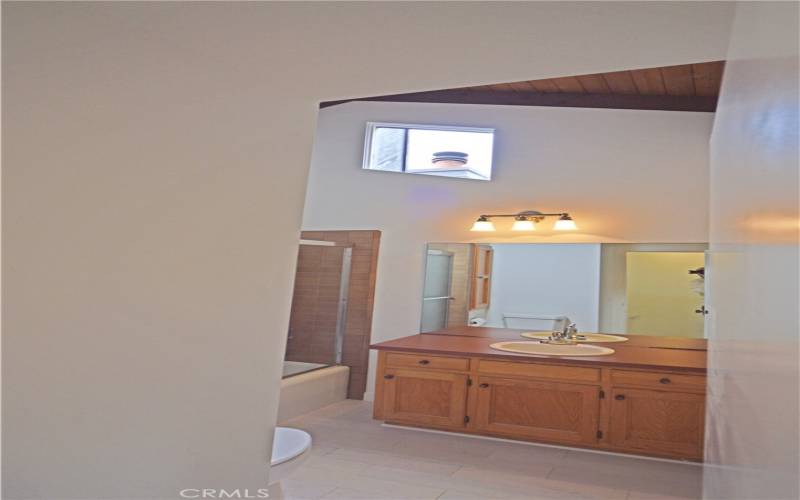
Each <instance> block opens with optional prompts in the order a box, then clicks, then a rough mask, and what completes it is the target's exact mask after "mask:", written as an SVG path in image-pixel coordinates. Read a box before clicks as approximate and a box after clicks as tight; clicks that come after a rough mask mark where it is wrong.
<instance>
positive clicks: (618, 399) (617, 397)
mask: <svg viewBox="0 0 800 500" xmlns="http://www.w3.org/2000/svg"><path fill="white" fill-rule="evenodd" d="M614 399H616V400H617V401H622V400H623V399H625V395H624V394H617V395H616V396H614Z"/></svg>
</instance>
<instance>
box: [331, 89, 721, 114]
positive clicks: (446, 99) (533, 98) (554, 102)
mask: <svg viewBox="0 0 800 500" xmlns="http://www.w3.org/2000/svg"><path fill="white" fill-rule="evenodd" d="M353 101H379V102H427V103H446V104H493V105H501V106H555V107H567V108H613V109H648V110H657V111H702V112H708V113H713V112H714V111H716V109H717V96H674V95H638V94H624V95H623V94H570V93H560V92H549V93H538V92H498V91H491V90H466V89H453V90H434V91H431V92H414V93H410V94H395V95H382V96H376V97H362V98H358V99H347V100H342V101H326V102H322V103H320V105H319V107H320V108H328V107H331V106H336V105H337V104H344V103H346V102H353Z"/></svg>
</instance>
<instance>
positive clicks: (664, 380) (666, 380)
mask: <svg viewBox="0 0 800 500" xmlns="http://www.w3.org/2000/svg"><path fill="white" fill-rule="evenodd" d="M670 382H672V380H670V379H668V378H667V377H664V378H662V379H661V380H659V383H662V384H669V383H670Z"/></svg>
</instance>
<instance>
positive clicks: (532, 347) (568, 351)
mask: <svg viewBox="0 0 800 500" xmlns="http://www.w3.org/2000/svg"><path fill="white" fill-rule="evenodd" d="M489 347H491V348H492V349H497V350H498V351H507V352H516V353H520V354H540V355H545V356H606V355H608V354H614V349H609V348H608V347H601V346H598V345H591V344H566V345H565V344H542V343H539V342H525V341H517V340H512V341H508V342H496V343H494V344H491V345H490V346H489Z"/></svg>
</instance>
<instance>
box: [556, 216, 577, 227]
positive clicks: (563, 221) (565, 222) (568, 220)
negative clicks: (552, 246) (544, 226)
mask: <svg viewBox="0 0 800 500" xmlns="http://www.w3.org/2000/svg"><path fill="white" fill-rule="evenodd" d="M553 229H555V230H556V231H574V230H576V229H578V226H577V224H575V221H574V220H572V217H570V216H569V215H567V214H564V215H562V216H561V218H560V219H558V220H557V221H556V223H555V225H554V226H553Z"/></svg>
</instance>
